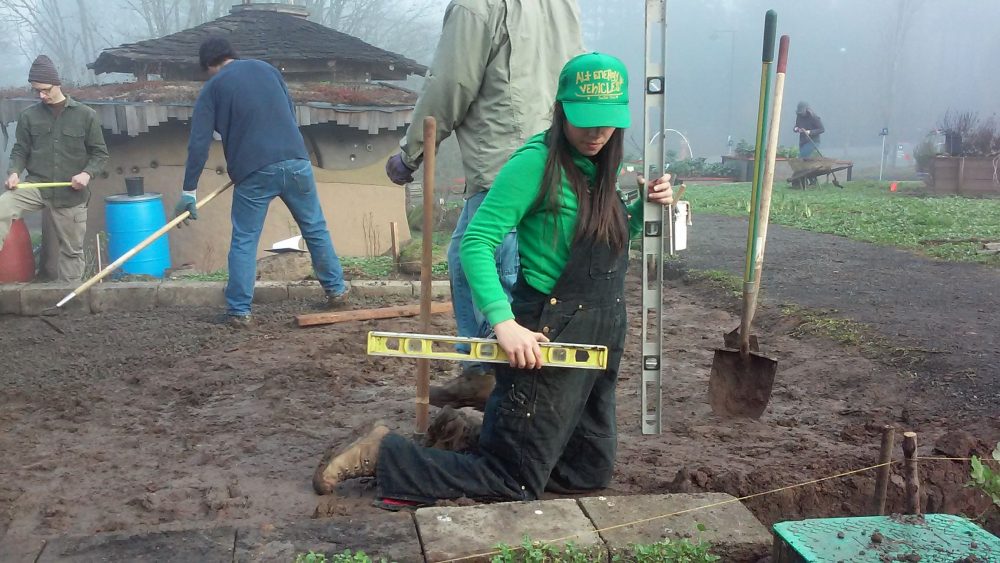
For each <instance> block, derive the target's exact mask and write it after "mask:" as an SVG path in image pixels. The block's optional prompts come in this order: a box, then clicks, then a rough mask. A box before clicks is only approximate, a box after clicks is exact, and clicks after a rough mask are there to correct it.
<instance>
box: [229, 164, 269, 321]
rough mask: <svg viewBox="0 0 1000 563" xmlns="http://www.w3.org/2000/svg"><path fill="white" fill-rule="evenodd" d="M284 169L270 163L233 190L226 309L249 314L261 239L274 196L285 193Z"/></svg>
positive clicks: (239, 313) (242, 314) (234, 315)
mask: <svg viewBox="0 0 1000 563" xmlns="http://www.w3.org/2000/svg"><path fill="white" fill-rule="evenodd" d="M281 181H282V170H281V169H280V167H278V166H277V165H275V164H269V165H268V166H265V167H264V168H261V169H260V170H257V171H256V172H254V173H252V174H250V175H249V176H247V177H246V178H245V179H244V180H243V181H242V182H240V183H239V185H237V186H236V189H235V190H233V208H232V213H231V217H232V223H233V235H232V239H231V241H230V243H229V281H228V282H227V283H226V312H227V313H228V314H229V315H230V316H233V317H249V316H250V304H251V303H252V302H253V286H254V281H255V280H256V279H257V243H258V242H259V241H260V232H261V229H263V227H264V219H265V218H266V217H267V208H268V206H269V205H270V204H271V200H272V199H274V198H275V197H276V196H277V195H278V194H280V193H281Z"/></svg>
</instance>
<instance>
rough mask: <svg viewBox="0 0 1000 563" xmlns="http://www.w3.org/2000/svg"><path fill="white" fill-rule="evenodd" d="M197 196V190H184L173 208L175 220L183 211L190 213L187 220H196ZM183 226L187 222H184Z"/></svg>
mask: <svg viewBox="0 0 1000 563" xmlns="http://www.w3.org/2000/svg"><path fill="white" fill-rule="evenodd" d="M197 204H198V194H197V190H185V191H184V192H183V193H182V194H181V198H180V199H179V200H177V205H175V206H174V218H175V219H176V218H177V216H178V215H180V214H181V213H184V212H185V211H187V212H190V213H191V215H190V217H188V219H198V205H197ZM184 224H185V225H187V224H188V220H187V219H185V220H184Z"/></svg>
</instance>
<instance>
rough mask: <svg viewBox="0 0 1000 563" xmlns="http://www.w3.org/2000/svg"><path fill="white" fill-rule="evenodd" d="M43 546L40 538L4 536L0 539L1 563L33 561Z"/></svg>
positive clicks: (43, 543)
mask: <svg viewBox="0 0 1000 563" xmlns="http://www.w3.org/2000/svg"><path fill="white" fill-rule="evenodd" d="M44 547H45V540H43V539H42V538H36V537H31V538H24V537H4V538H2V539H0V561H3V563H35V560H36V559H37V558H38V554H39V553H41V552H42V549H43V548H44Z"/></svg>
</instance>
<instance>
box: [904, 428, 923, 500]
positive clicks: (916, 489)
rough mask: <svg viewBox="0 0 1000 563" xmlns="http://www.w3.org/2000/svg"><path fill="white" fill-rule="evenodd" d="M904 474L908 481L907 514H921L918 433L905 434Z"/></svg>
mask: <svg viewBox="0 0 1000 563" xmlns="http://www.w3.org/2000/svg"><path fill="white" fill-rule="evenodd" d="M903 472H904V474H905V475H904V477H905V479H906V513H907V514H920V476H919V473H918V471H917V433H916V432H904V433H903Z"/></svg>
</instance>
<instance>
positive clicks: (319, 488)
mask: <svg viewBox="0 0 1000 563" xmlns="http://www.w3.org/2000/svg"><path fill="white" fill-rule="evenodd" d="M387 434H389V427H388V426H386V424H385V422H383V421H381V420H378V421H375V422H373V423H370V424H366V425H364V426H361V427H359V428H358V429H357V430H356V431H355V432H354V434H353V437H354V438H355V439H354V440H353V441H352V442H351V443H350V444H349V445H348V446H346V447H343V448H330V450H329V451H328V452H326V455H324V456H323V460H322V461H320V462H319V465H318V466H317V467H316V471H315V472H313V489H314V490H315V491H316V494H320V495H328V494H330V493H331V492H333V488H334V487H336V486H337V484H338V483H340V482H342V481H346V480H347V479H354V478H356V477H374V476H375V462H376V461H378V449H379V446H381V445H382V439H383V438H385V437H386V435H387Z"/></svg>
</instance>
